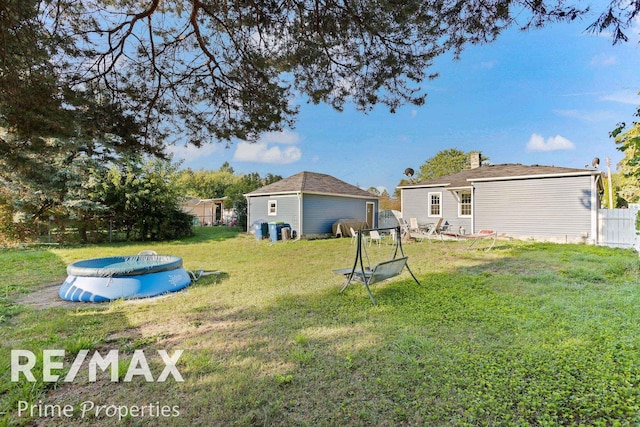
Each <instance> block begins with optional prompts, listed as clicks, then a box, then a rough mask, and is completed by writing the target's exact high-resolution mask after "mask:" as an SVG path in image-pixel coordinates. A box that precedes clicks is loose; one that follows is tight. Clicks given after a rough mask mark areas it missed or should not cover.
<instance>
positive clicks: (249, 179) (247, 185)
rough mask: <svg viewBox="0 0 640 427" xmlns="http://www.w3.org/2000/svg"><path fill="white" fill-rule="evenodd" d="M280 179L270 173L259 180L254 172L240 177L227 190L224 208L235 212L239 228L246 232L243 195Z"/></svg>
mask: <svg viewBox="0 0 640 427" xmlns="http://www.w3.org/2000/svg"><path fill="white" fill-rule="evenodd" d="M281 179H282V177H281V176H280V175H273V174H270V173H269V174H267V175H265V177H264V178H261V177H260V175H259V174H258V173H255V172H254V173H249V174H246V175H242V176H241V177H240V179H239V180H238V182H236V183H235V184H234V185H232V186H231V187H229V188H228V189H227V192H226V194H225V195H226V196H227V199H226V200H225V202H224V203H225V207H226V208H227V209H231V208H233V209H234V210H235V212H236V215H237V218H238V226H239V227H241V228H242V229H243V230H247V198H246V197H245V196H244V195H245V194H246V193H249V192H251V191H253V190H256V189H258V188H260V187H262V186H265V185H269V184H272V183H274V182H277V181H280V180H281Z"/></svg>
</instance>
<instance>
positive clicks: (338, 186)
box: [245, 171, 378, 199]
mask: <svg viewBox="0 0 640 427" xmlns="http://www.w3.org/2000/svg"><path fill="white" fill-rule="evenodd" d="M287 193H312V194H327V195H340V196H349V197H359V198H368V199H377V198H378V196H375V195H373V194H371V193H369V192H368V191H365V190H363V189H361V188H359V187H356V186H355V185H351V184H348V183H346V182H344V181H340V180H339V179H338V178H334V177H332V176H331V175H326V174H323V173H316V172H306V171H305V172H300V173H297V174H295V175H293V176H290V177H289V178H285V179H282V180H280V181H277V182H274V183H273V184H269V185H266V186H264V187H261V188H258V189H257V190H254V191H252V192H250V193H247V194H245V195H246V196H260V195H269V194H287Z"/></svg>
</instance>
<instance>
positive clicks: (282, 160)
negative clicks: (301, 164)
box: [233, 131, 302, 165]
mask: <svg viewBox="0 0 640 427" xmlns="http://www.w3.org/2000/svg"><path fill="white" fill-rule="evenodd" d="M298 142H300V137H299V135H298V134H297V133H295V132H289V131H282V132H270V133H267V134H265V135H263V137H262V138H260V139H259V140H258V141H257V142H254V143H250V142H239V143H238V146H237V148H236V151H235V153H234V155H233V160H235V161H238V162H255V163H271V164H281V165H285V164H289V163H295V162H297V161H298V160H300V159H301V158H302V150H300V148H299V147H298V146H297V145H296V144H297V143H298ZM277 144H281V145H284V147H280V146H278V145H277Z"/></svg>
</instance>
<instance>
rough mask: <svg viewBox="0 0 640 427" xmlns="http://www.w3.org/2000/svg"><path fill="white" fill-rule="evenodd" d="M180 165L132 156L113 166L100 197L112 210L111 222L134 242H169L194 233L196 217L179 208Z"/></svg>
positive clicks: (97, 194) (103, 181)
mask: <svg viewBox="0 0 640 427" xmlns="http://www.w3.org/2000/svg"><path fill="white" fill-rule="evenodd" d="M177 172H178V169H177V166H176V165H173V164H171V163H170V162H168V161H164V160H159V159H143V158H142V157H140V156H129V157H124V158H122V159H120V160H119V161H118V162H117V163H113V164H112V166H111V167H110V168H109V170H108V172H107V174H106V176H104V177H103V179H102V180H101V181H100V188H101V189H100V191H99V192H97V193H96V197H97V198H98V199H99V200H100V201H102V203H104V204H105V205H106V206H108V207H109V213H110V218H109V220H110V221H111V222H112V223H113V224H115V226H116V228H123V229H124V230H125V233H126V238H127V239H128V240H129V239H133V240H167V239H177V238H180V237H184V236H188V235H190V234H191V233H192V224H193V217H192V216H191V215H188V214H186V213H184V212H183V211H182V210H181V209H180V206H179V201H180V196H181V195H180V189H179V187H178V186H177V185H176V175H177Z"/></svg>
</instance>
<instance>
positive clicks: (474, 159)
mask: <svg viewBox="0 0 640 427" xmlns="http://www.w3.org/2000/svg"><path fill="white" fill-rule="evenodd" d="M469 163H471V169H475V168H479V167H480V166H482V154H481V153H480V152H479V151H473V152H471V153H469Z"/></svg>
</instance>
